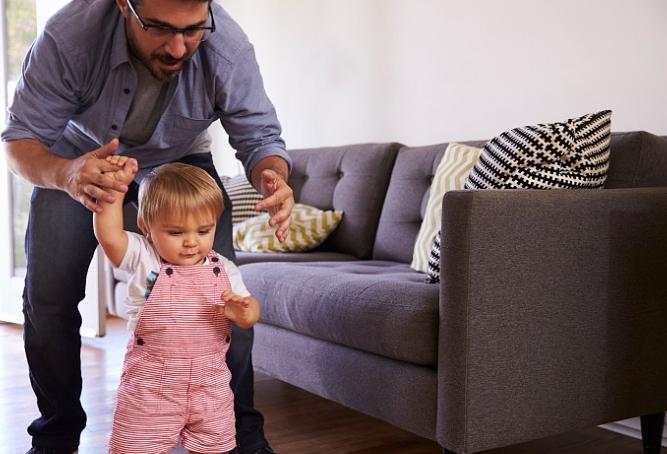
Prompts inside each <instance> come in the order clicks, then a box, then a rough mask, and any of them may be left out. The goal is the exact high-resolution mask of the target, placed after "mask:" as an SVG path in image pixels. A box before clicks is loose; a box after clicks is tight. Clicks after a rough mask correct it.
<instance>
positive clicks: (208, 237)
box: [148, 212, 217, 266]
mask: <svg viewBox="0 0 667 454" xmlns="http://www.w3.org/2000/svg"><path fill="white" fill-rule="evenodd" d="M216 221H217V220H216V219H215V217H214V216H213V214H211V213H207V212H203V213H189V214H188V215H186V216H183V215H180V214H178V213H170V214H165V215H163V216H160V217H158V219H157V220H156V221H155V222H154V223H153V225H151V227H150V228H149V229H148V233H149V239H150V240H151V241H152V243H153V246H155V249H156V250H157V252H158V254H159V255H160V257H162V259H163V260H165V261H166V262H168V263H171V264H172V265H180V266H187V265H198V264H200V263H203V261H204V259H205V258H206V256H207V255H208V253H209V252H210V251H211V249H212V248H213V239H214V237H215V225H216Z"/></svg>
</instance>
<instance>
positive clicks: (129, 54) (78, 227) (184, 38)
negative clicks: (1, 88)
mask: <svg viewBox="0 0 667 454" xmlns="http://www.w3.org/2000/svg"><path fill="white" fill-rule="evenodd" d="M9 114H10V115H9V121H8V124H7V127H6V129H5V130H4V131H3V133H2V140H3V142H4V148H5V150H6V153H7V158H8V163H9V166H10V169H11V170H12V171H13V172H14V173H15V174H17V175H20V176H22V177H24V178H25V179H27V180H28V181H30V182H31V183H32V184H33V185H35V190H34V192H33V195H32V199H31V206H30V220H29V224H28V229H27V232H26V255H27V260H28V265H27V275H26V279H25V289H24V294H23V312H24V317H25V323H24V342H25V351H26V356H27V359H28V365H29V368H30V380H31V383H32V387H33V389H34V391H35V394H36V396H37V404H38V407H39V410H40V413H41V417H39V418H38V419H36V420H35V421H33V422H32V424H30V426H29V428H28V431H29V433H30V434H31V435H32V437H33V441H32V445H33V448H32V449H31V450H30V451H29V452H30V453H52V454H61V453H63V454H64V453H67V454H70V453H72V452H75V451H76V450H77V448H78V445H79V437H80V434H81V431H82V430H83V428H84V427H85V423H86V415H85V413H84V411H83V408H82V407H81V404H80V394H81V361H80V348H81V339H80V336H79V327H80V324H81V317H80V315H79V312H78V309H77V305H78V302H79V301H81V299H83V296H84V288H85V276H86V270H87V268H88V265H89V262H90V260H91V258H92V255H93V252H94V250H95V247H96V246H97V243H96V241H95V238H94V235H93V229H92V211H100V210H101V207H100V205H99V204H98V203H97V201H98V200H107V201H113V196H112V193H111V190H117V191H121V192H127V195H126V200H136V181H140V179H141V178H142V177H143V176H144V175H145V174H146V173H147V172H148V171H150V169H151V168H153V167H155V166H157V165H160V164H163V163H166V162H171V161H181V162H186V163H189V164H193V165H197V166H199V167H202V168H203V169H205V170H206V171H207V172H209V173H210V174H211V175H213V176H214V178H216V181H217V182H218V184H219V185H221V183H220V180H219V178H218V176H217V173H216V172H215V168H214V166H213V161H212V157H211V153H210V139H209V137H208V134H207V133H206V129H207V127H208V126H209V125H210V124H211V123H212V122H213V121H215V120H218V119H219V120H220V121H221V122H222V124H223V126H224V127H225V129H226V131H227V133H228V134H229V138H230V143H231V144H232V146H233V147H234V148H235V149H236V151H237V153H236V156H237V157H238V158H239V159H240V160H241V162H242V163H243V165H244V167H245V169H246V173H247V174H248V175H249V177H250V179H251V181H252V183H253V185H254V186H255V187H256V188H257V189H258V190H259V191H260V192H261V193H262V194H263V195H264V197H265V198H264V200H263V201H262V202H260V203H259V204H258V209H268V210H269V213H270V214H271V218H270V224H271V225H274V226H275V227H276V236H277V237H278V239H279V240H283V239H284V238H285V236H286V234H287V232H288V230H289V225H290V213H291V209H292V206H293V205H294V199H293V196H292V190H291V189H290V188H289V186H288V185H287V183H286V181H287V176H288V171H289V157H288V155H287V154H286V152H285V145H284V142H283V140H282V139H281V137H280V134H281V128H280V124H279V123H278V120H277V118H276V114H275V110H274V108H273V106H272V104H271V102H270V101H269V99H268V97H267V95H266V93H265V91H264V88H263V84H262V79H261V76H260V73H259V69H258V67H257V63H256V60H255V56H254V51H253V48H252V45H251V44H250V43H249V42H248V39H247V37H246V36H245V35H244V34H243V32H242V31H241V29H240V28H239V26H238V25H237V24H236V23H235V22H234V21H233V20H232V19H231V18H230V17H229V16H228V15H227V14H226V12H224V11H223V9H222V8H221V7H220V6H218V5H216V4H214V3H211V1H210V0H208V1H207V0H134V1H132V0H115V3H114V1H112V0H73V1H72V2H71V3H69V4H68V5H66V6H65V7H64V8H63V9H62V10H61V11H59V12H58V13H57V14H56V15H55V16H54V17H53V18H52V19H51V20H50V21H49V23H48V24H47V26H46V28H45V30H44V32H43V33H42V34H41V35H40V36H39V37H38V38H37V40H36V41H35V43H34V44H33V46H32V47H31V49H30V51H29V52H28V55H27V56H26V59H25V62H24V66H23V74H22V77H21V80H20V81H19V83H18V85H17V88H16V93H15V96H14V101H13V104H12V106H11V107H10V109H9ZM113 153H120V154H124V155H127V156H131V157H134V158H136V159H137V160H138V162H139V166H140V170H139V173H138V176H137V179H136V181H135V182H134V183H133V184H131V185H130V186H129V187H127V186H124V185H120V184H118V183H116V182H115V180H113V179H112V178H110V177H109V176H108V175H105V174H104V172H105V171H109V170H111V167H110V166H109V164H108V163H107V162H106V161H105V158H106V157H107V156H109V155H110V154H113ZM225 206H226V208H227V209H226V210H225V212H224V214H223V216H222V218H221V220H220V222H219V223H218V231H217V232H216V241H215V244H214V248H215V249H216V250H218V251H220V252H222V253H223V254H224V255H226V256H227V257H229V258H232V259H234V251H233V249H232V245H231V210H230V209H229V208H230V202H229V198H228V197H227V196H226V195H225ZM232 338H233V341H232V345H231V348H230V351H229V354H228V358H227V361H228V363H229V368H230V370H231V372H232V376H233V380H232V388H233V391H234V394H235V413H236V418H237V445H238V446H237V449H236V450H235V452H237V451H238V452H239V453H242V454H245V453H263V452H268V453H270V452H273V451H272V450H271V449H270V448H269V446H268V443H267V442H266V440H265V438H264V434H263V418H262V415H261V414H260V413H259V412H257V411H256V410H255V409H254V408H253V373H252V363H251V357H250V350H251V347H252V330H241V329H239V330H235V331H234V334H233V337H232ZM147 430H150V428H147Z"/></svg>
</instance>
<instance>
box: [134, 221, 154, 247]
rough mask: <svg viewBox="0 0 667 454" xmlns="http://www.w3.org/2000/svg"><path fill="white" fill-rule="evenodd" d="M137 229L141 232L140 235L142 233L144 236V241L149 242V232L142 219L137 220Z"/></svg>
mask: <svg viewBox="0 0 667 454" xmlns="http://www.w3.org/2000/svg"><path fill="white" fill-rule="evenodd" d="M137 227H139V230H141V233H143V234H144V236H145V237H146V239H147V240H148V241H149V242H150V241H151V231H150V229H149V228H148V227H147V226H146V223H145V222H144V220H143V219H141V218H137Z"/></svg>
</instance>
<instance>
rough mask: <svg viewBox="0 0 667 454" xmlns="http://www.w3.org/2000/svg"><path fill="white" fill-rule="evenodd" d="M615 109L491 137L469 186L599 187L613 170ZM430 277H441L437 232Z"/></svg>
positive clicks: (430, 263)
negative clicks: (612, 129) (611, 142)
mask: <svg viewBox="0 0 667 454" xmlns="http://www.w3.org/2000/svg"><path fill="white" fill-rule="evenodd" d="M610 135H611V111H610V110H603V111H600V112H596V113H591V114H588V115H584V116H582V117H579V118H572V119H569V120H567V121H565V122H561V123H551V124H538V125H536V126H525V127H523V128H515V129H512V130H511V131H507V132H504V133H502V134H500V135H499V136H497V137H495V138H493V139H491V140H490V141H489V142H488V143H487V144H486V145H485V146H484V148H483V150H482V152H481V153H480V156H479V160H478V161H477V164H475V167H474V168H473V170H472V171H471V172H470V175H469V176H468V179H467V180H466V182H465V184H464V187H465V188H466V189H597V188H601V187H602V186H603V185H604V183H605V181H606V179H607V172H608V170H609V139H610ZM436 240H437V243H436V241H434V244H433V247H432V249H431V259H430V260H429V270H428V275H429V277H428V280H429V282H439V281H440V242H441V241H442V238H441V234H440V232H438V235H437V236H436Z"/></svg>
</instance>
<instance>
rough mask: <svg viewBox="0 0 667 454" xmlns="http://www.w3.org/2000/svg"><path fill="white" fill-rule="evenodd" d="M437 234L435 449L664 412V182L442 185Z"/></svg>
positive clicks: (462, 448)
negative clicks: (556, 186)
mask: <svg viewBox="0 0 667 454" xmlns="http://www.w3.org/2000/svg"><path fill="white" fill-rule="evenodd" d="M442 229H443V244H442V251H441V281H442V283H441V290H440V328H439V330H440V332H439V359H438V427H437V438H438V441H439V442H440V443H441V444H442V445H443V446H445V447H447V448H448V449H451V450H454V451H457V452H474V451H479V450H483V449H487V448H492V447H497V446H503V445H510V444H514V443H519V442H522V441H525V440H530V439H535V438H540V437H544V436H548V435H551V434H555V433H560V432H565V431H569V430H573V429H575V428H582V427H590V426H593V425H596V424H601V423H605V422H608V421H613V420H617V419H623V418H626V417H631V416H637V415H639V414H643V413H652V412H657V411H662V410H665V409H666V408H667V385H666V383H667V361H666V360H665V350H664V348H665V345H667V329H666V328H665V327H666V326H667V279H666V278H665V277H666V276H665V274H666V273H667V188H643V189H605V190H580V191H575V190H553V191H528V190H525V191H522V190H517V191H494V190H484V191H454V192H450V193H447V194H446V196H445V198H444V202H443V224H442Z"/></svg>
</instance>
